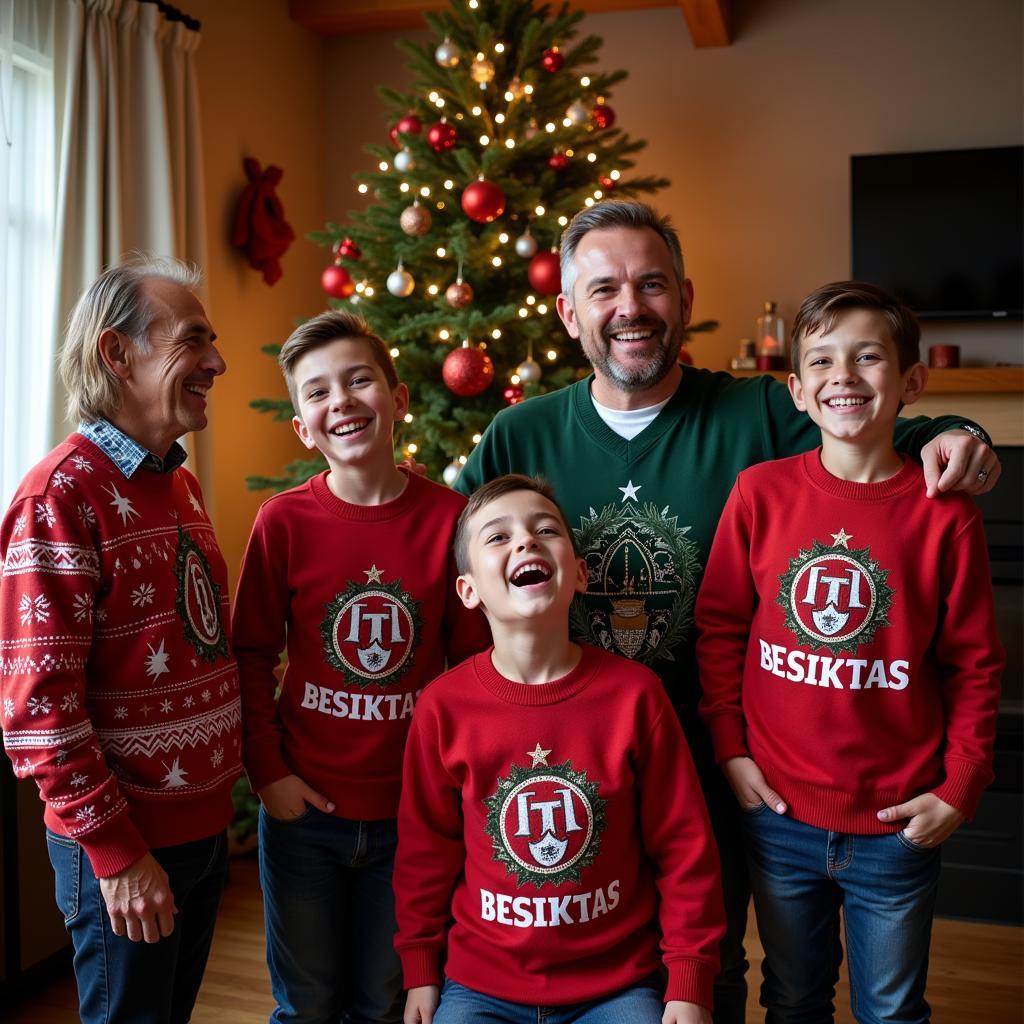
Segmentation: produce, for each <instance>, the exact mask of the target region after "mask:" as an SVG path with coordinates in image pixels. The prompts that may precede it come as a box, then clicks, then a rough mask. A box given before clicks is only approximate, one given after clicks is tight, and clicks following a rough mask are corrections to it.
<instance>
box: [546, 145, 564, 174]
mask: <svg viewBox="0 0 1024 1024" xmlns="http://www.w3.org/2000/svg"><path fill="white" fill-rule="evenodd" d="M568 166H569V158H568V157H567V156H566V155H565V154H564V153H563V152H562V151H561V150H558V151H557V152H554V153H552V154H551V156H549V157H548V167H550V168H551V169H552V170H553V171H563V170H565V168H566V167H568Z"/></svg>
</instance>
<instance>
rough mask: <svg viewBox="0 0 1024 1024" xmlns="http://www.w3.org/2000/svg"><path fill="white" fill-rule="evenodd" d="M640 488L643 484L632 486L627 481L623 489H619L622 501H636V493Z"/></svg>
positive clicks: (630, 482)
mask: <svg viewBox="0 0 1024 1024" xmlns="http://www.w3.org/2000/svg"><path fill="white" fill-rule="evenodd" d="M641 487H643V484H636V485H635V486H634V484H633V481H632V480H630V481H628V482H627V484H626V486H625V487H620V488H619V490H620V491H622V500H623V501H636V492H637V491H639V490H640V488H641Z"/></svg>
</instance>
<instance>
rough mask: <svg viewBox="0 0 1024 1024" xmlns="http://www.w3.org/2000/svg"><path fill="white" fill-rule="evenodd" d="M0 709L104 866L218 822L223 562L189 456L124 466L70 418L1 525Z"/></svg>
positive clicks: (28, 761) (230, 732) (229, 778)
mask: <svg viewBox="0 0 1024 1024" xmlns="http://www.w3.org/2000/svg"><path fill="white" fill-rule="evenodd" d="M0 556H2V559H3V571H2V576H0V701H2V705H0V707H2V710H0V722H2V725H3V734H4V748H5V749H6V751H7V754H8V756H9V757H10V759H11V761H12V762H13V764H14V770H15V773H16V774H17V775H18V776H20V777H25V776H33V777H34V778H35V780H36V783H37V784H38V785H39V789H40V794H41V797H42V799H43V800H44V801H45V803H46V812H45V819H46V824H47V826H48V827H49V828H50V829H52V830H53V831H54V832H57V833H59V834H62V835H66V836H69V837H71V838H73V839H75V840H77V841H78V842H79V843H81V845H82V847H83V849H84V850H85V852H86V853H87V854H88V856H89V859H90V861H91V863H92V866H93V869H94V871H95V872H96V874H97V876H99V877H106V876H109V875H113V874H116V873H117V872H119V871H121V870H123V869H124V868H125V867H127V866H128V865H130V864H132V863H134V862H135V861H136V860H138V859H139V857H141V856H142V855H143V854H145V853H146V852H147V850H149V849H151V848H156V847H161V846H170V845H176V844H178V843H184V842H189V841H191V840H195V839H201V838H204V837H206V836H210V835H213V834H214V833H216V832H218V831H220V829H222V828H224V827H225V825H226V824H227V823H228V822H229V821H230V819H231V814H232V808H231V799H230V793H231V787H232V784H233V783H234V780H235V778H236V777H237V776H238V774H239V772H240V767H239V740H240V712H239V695H238V672H237V669H236V665H235V661H234V657H233V656H232V654H231V649H230V645H229V637H228V632H227V623H228V614H227V613H228V592H227V573H226V569H225V565H224V560H223V558H222V556H221V554H220V550H219V548H218V547H217V541H216V538H215V537H214V533H213V527H212V526H211V524H210V521H209V519H208V518H207V515H206V512H205V510H204V508H203V504H202V501H201V497H200V490H199V484H198V482H197V481H196V479H195V477H194V476H192V474H191V473H189V472H188V471H187V470H186V469H184V468H181V467H179V468H178V469H175V470H173V471H172V472H170V473H154V472H151V471H148V470H145V469H139V470H137V471H136V472H135V473H134V474H133V475H132V476H131V478H130V479H129V478H126V477H125V476H124V475H123V474H122V473H121V471H120V470H119V469H118V468H117V467H116V466H115V465H114V463H113V462H112V461H111V460H110V459H109V458H108V457H107V456H106V455H105V454H104V453H103V452H102V451H101V450H100V449H99V448H98V447H96V445H94V444H93V443H92V442H91V441H89V440H87V439H86V438H84V437H82V436H81V435H80V434H72V435H71V436H70V437H69V438H68V439H67V440H66V441H65V442H64V443H63V444H61V445H59V446H58V447H57V448H55V449H54V450H53V451H52V452H51V453H50V454H49V455H48V456H47V457H46V458H45V459H43V461H42V462H40V463H39V464H38V465H36V466H35V467H34V468H33V469H32V470H31V471H30V472H29V474H28V475H27V476H26V477H25V479H24V480H23V481H22V484H21V487H20V488H19V489H18V492H17V493H16V495H15V497H14V501H13V502H12V503H11V507H10V509H9V510H8V512H7V515H6V516H5V518H4V520H3V525H2V527H0Z"/></svg>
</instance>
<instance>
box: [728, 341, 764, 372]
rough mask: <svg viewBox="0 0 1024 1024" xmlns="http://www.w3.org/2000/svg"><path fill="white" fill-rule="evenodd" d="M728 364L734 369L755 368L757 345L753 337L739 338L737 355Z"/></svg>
mask: <svg viewBox="0 0 1024 1024" xmlns="http://www.w3.org/2000/svg"><path fill="white" fill-rule="evenodd" d="M729 365H730V366H731V368H732V369H734V370H756V369H757V346H756V345H755V344H754V339H753V338H740V352H739V355H738V356H737V357H736V358H735V359H733V360H732V362H731V363H730V364H729Z"/></svg>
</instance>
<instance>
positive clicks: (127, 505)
mask: <svg viewBox="0 0 1024 1024" xmlns="http://www.w3.org/2000/svg"><path fill="white" fill-rule="evenodd" d="M103 490H105V491H106V492H107V494H109V495H110V497H111V498H112V499H113V500H112V501H111V502H110V505H111V507H112V508H115V509H117V514H118V515H119V516H120V517H121V525H122V526H126V525H127V524H128V523H129V522H130V521H131V520H132V519H138V518H139V513H138V512H136V511H135V506H134V505H133V504H132V501H131V498H126V497H125V496H124V495H123V494H121V492H120V491H119V490H118V489H117V488H116V487H115V486H114V485H113V484H111V485H110V486H109V487H104V488H103Z"/></svg>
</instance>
